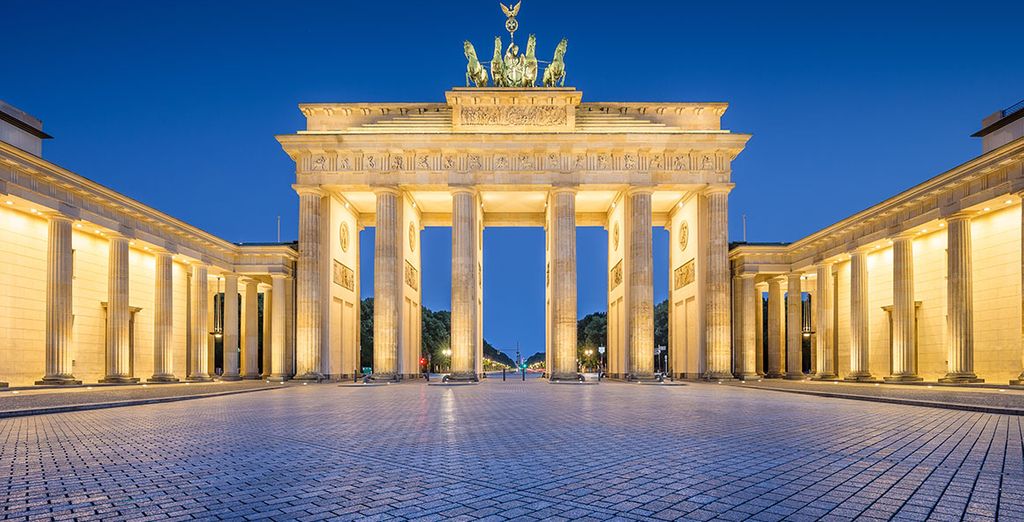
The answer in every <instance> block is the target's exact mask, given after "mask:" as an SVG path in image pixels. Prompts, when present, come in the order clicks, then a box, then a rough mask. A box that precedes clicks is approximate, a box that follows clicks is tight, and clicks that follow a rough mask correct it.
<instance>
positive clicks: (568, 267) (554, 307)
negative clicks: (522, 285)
mask: <svg viewBox="0 0 1024 522" xmlns="http://www.w3.org/2000/svg"><path fill="white" fill-rule="evenodd" d="M549 201H550V208H548V212H550V213H551V230H550V232H549V233H550V234H551V312H552V317H553V321H552V328H553V330H554V331H553V335H552V352H553V355H554V357H552V359H551V362H552V367H551V369H550V370H549V371H550V372H551V373H550V378H551V380H552V381H557V380H575V379H576V374H577V372H578V367H577V360H576V190H575V189H571V188H556V189H554V190H552V191H551V197H550V199H549Z"/></svg>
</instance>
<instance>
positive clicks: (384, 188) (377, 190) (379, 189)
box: [371, 185, 402, 196]
mask: <svg viewBox="0 0 1024 522" xmlns="http://www.w3.org/2000/svg"><path fill="white" fill-rule="evenodd" d="M371 190H372V191H373V194H374V195H375V196H379V195H381V194H394V195H395V196H400V195H401V194H402V191H401V190H399V188H398V186H396V185H378V186H375V187H372V188H371Z"/></svg>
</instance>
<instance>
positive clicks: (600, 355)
mask: <svg viewBox="0 0 1024 522" xmlns="http://www.w3.org/2000/svg"><path fill="white" fill-rule="evenodd" d="M597 353H598V356H597V380H599V381H600V380H601V373H603V372H604V346H598V347H597Z"/></svg>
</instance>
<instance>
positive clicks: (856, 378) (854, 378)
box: [843, 372, 879, 382]
mask: <svg viewBox="0 0 1024 522" xmlns="http://www.w3.org/2000/svg"><path fill="white" fill-rule="evenodd" d="M843 380H844V381H849V382H879V381H878V379H876V378H875V377H874V376H873V375H871V374H870V373H868V372H863V373H851V374H849V375H847V376H846V377H844V378H843Z"/></svg>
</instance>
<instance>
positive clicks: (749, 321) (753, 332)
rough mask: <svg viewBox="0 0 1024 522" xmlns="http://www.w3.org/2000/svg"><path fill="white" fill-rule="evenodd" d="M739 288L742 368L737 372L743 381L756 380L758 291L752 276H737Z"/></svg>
mask: <svg viewBox="0 0 1024 522" xmlns="http://www.w3.org/2000/svg"><path fill="white" fill-rule="evenodd" d="M737 278H738V279H739V287H740V317H739V320H740V347H741V348H740V349H741V351H742V355H743V357H742V361H743V365H742V368H741V369H739V370H738V374H739V378H740V379H743V380H747V379H757V378H758V377H759V376H758V374H757V328H758V327H759V326H760V325H759V324H758V322H757V317H758V313H757V308H758V307H759V306H760V304H761V303H760V302H759V301H760V299H758V297H759V296H758V291H757V288H756V285H755V284H754V274H742V275H739V276H737Z"/></svg>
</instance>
